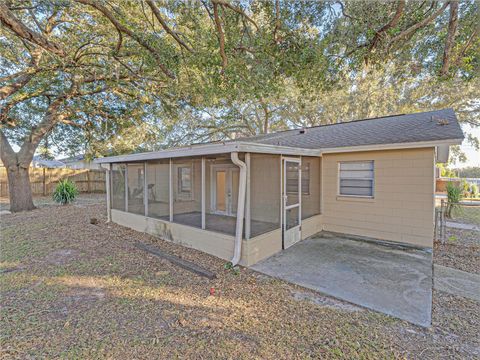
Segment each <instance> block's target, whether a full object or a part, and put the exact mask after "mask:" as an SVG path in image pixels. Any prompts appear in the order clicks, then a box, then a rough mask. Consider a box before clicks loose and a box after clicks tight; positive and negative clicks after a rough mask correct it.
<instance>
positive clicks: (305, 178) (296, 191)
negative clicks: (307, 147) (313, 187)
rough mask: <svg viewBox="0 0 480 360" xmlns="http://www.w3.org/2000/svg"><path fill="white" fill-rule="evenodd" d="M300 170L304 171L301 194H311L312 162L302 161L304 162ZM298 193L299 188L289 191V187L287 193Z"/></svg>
mask: <svg viewBox="0 0 480 360" xmlns="http://www.w3.org/2000/svg"><path fill="white" fill-rule="evenodd" d="M304 166H305V167H307V169H305V168H304ZM300 172H301V173H302V183H301V185H300V189H301V192H302V193H301V195H302V196H309V195H310V162H309V161H302V163H301V164H300ZM305 174H308V176H307V177H305ZM287 180H288V179H287ZM304 182H305V183H306V187H307V191H303V185H304ZM287 188H288V184H287ZM297 193H298V190H295V191H289V190H288V189H287V194H295V195H296V194H297Z"/></svg>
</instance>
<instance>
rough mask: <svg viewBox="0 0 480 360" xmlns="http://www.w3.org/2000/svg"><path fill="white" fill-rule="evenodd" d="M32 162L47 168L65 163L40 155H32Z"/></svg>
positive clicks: (61, 165) (62, 165)
mask: <svg viewBox="0 0 480 360" xmlns="http://www.w3.org/2000/svg"><path fill="white" fill-rule="evenodd" d="M32 162H33V163H35V164H36V165H39V166H43V167H47V168H58V167H64V166H65V164H64V163H63V162H61V161H58V160H48V159H45V158H42V157H41V156H34V157H33V159H32Z"/></svg>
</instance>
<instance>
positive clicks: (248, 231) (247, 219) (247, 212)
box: [245, 153, 251, 240]
mask: <svg viewBox="0 0 480 360" xmlns="http://www.w3.org/2000/svg"><path fill="white" fill-rule="evenodd" d="M245 164H246V165H247V192H246V199H245V239H247V240H248V239H250V236H251V213H250V172H251V168H250V153H246V154H245Z"/></svg>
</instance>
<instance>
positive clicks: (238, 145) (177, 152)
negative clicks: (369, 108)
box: [94, 139, 463, 164]
mask: <svg viewBox="0 0 480 360" xmlns="http://www.w3.org/2000/svg"><path fill="white" fill-rule="evenodd" d="M462 140H463V139H450V140H441V141H421V142H411V143H393V144H378V145H360V146H346V147H337V148H324V149H303V148H295V147H290V146H279V145H268V144H257V143H249V142H235V141H232V142H222V143H215V144H205V145H193V146H186V147H181V148H172V149H166V150H160V151H152V152H147V153H138V154H130V155H119V156H110V157H104V158H99V159H95V160H94V163H98V164H102V163H121V162H135V161H145V160H157V159H169V158H177V157H191V156H204V155H215V154H225V153H231V152H251V153H262V154H279V155H292V156H322V155H323V154H330V153H345V152H357V151H375V150H394V149H412V148H425V147H437V146H442V145H447V146H450V145H460V144H461V143H462Z"/></svg>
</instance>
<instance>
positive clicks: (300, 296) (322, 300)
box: [292, 291, 364, 312]
mask: <svg viewBox="0 0 480 360" xmlns="http://www.w3.org/2000/svg"><path fill="white" fill-rule="evenodd" d="M292 295H293V298H294V299H295V300H297V301H310V302H312V303H314V304H317V305H320V306H325V307H328V308H332V309H338V310H344V311H350V312H354V311H363V310H364V309H363V308H361V307H359V306H355V305H353V304H349V303H347V302H344V301H341V300H337V299H335V298H331V297H327V296H322V295H320V294H317V293H308V292H305V291H294V292H293V293H292Z"/></svg>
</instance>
